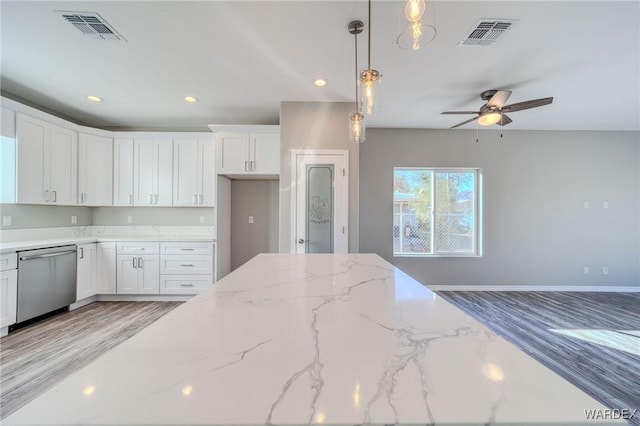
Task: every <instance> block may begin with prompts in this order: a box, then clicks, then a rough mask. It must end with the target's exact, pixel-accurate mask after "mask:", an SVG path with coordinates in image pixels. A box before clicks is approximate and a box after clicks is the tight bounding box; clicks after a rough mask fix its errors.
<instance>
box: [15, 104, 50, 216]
mask: <svg viewBox="0 0 640 426" xmlns="http://www.w3.org/2000/svg"><path fill="white" fill-rule="evenodd" d="M50 131H51V128H50V125H49V123H46V122H44V121H42V120H38V119H36V118H32V117H29V116H28V115H24V114H19V113H18V114H16V140H17V145H18V149H17V157H18V158H17V169H18V170H17V180H18V182H17V190H18V191H17V198H16V202H17V203H18V204H45V203H47V202H49V200H50V199H51V194H50V193H49V176H50V174H49V167H50V165H51V163H50V159H49V158H45V144H46V140H47V139H48V138H49V132H50Z"/></svg>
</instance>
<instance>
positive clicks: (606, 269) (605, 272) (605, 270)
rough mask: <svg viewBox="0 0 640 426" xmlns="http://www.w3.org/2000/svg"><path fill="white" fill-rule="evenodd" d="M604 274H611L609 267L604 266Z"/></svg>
mask: <svg viewBox="0 0 640 426" xmlns="http://www.w3.org/2000/svg"><path fill="white" fill-rule="evenodd" d="M602 275H609V268H607V267H606V266H603V267H602Z"/></svg>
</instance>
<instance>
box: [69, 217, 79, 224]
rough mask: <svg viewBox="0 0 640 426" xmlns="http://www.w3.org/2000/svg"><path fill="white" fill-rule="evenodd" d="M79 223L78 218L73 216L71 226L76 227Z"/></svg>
mask: <svg viewBox="0 0 640 426" xmlns="http://www.w3.org/2000/svg"><path fill="white" fill-rule="evenodd" d="M76 223H78V216H71V224H73V225H75V224H76Z"/></svg>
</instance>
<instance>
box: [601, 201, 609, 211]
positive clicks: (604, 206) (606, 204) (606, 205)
mask: <svg viewBox="0 0 640 426" xmlns="http://www.w3.org/2000/svg"><path fill="white" fill-rule="evenodd" d="M602 208H603V209H605V210H607V209H608V208H609V202H608V201H603V202H602Z"/></svg>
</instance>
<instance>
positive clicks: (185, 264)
mask: <svg viewBox="0 0 640 426" xmlns="http://www.w3.org/2000/svg"><path fill="white" fill-rule="evenodd" d="M180 266H193V263H181V264H180Z"/></svg>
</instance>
